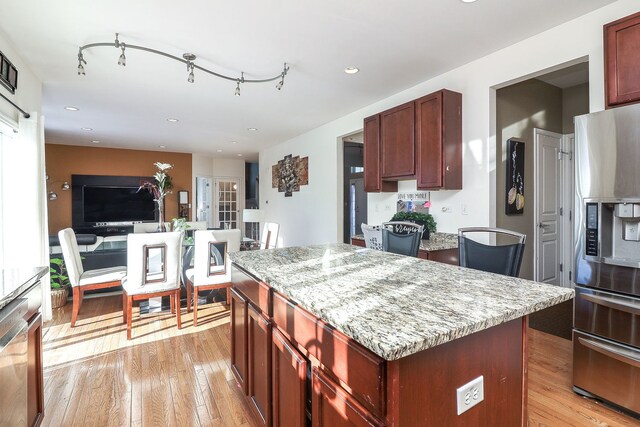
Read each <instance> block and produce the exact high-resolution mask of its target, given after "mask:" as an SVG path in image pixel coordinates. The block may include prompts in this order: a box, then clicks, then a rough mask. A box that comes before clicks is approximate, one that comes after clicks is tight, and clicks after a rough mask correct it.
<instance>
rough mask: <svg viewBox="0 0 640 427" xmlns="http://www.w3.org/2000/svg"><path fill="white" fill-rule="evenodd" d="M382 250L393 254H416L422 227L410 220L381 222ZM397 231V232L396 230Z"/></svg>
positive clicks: (413, 255)
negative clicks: (404, 221) (405, 221)
mask: <svg viewBox="0 0 640 427" xmlns="http://www.w3.org/2000/svg"><path fill="white" fill-rule="evenodd" d="M382 225H383V227H382V250H383V251H385V252H392V253H394V254H400V255H407V256H412V257H417V256H418V251H419V250H420V240H421V239H422V232H423V231H424V230H423V227H422V226H421V225H417V224H414V223H411V222H407V223H403V222H393V223H383V224H382ZM396 231H399V232H396Z"/></svg>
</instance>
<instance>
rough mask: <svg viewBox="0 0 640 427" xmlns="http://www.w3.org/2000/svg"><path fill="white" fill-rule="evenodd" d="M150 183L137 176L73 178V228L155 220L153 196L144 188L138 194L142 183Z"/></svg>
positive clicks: (155, 212)
mask: <svg viewBox="0 0 640 427" xmlns="http://www.w3.org/2000/svg"><path fill="white" fill-rule="evenodd" d="M152 180H153V178H152V177H139V176H102V175H72V176H71V181H72V183H71V189H72V200H73V202H72V209H71V216H72V223H73V228H74V229H76V228H78V229H81V230H84V229H85V228H86V227H89V228H91V227H96V226H108V225H109V224H114V223H120V224H123V223H129V224H133V223H134V222H152V221H157V220H158V210H157V207H156V203H155V202H154V201H153V195H152V194H151V193H150V192H149V191H147V190H145V189H143V190H140V191H138V189H139V188H140V185H141V184H142V183H143V182H145V181H152ZM85 232H86V231H85Z"/></svg>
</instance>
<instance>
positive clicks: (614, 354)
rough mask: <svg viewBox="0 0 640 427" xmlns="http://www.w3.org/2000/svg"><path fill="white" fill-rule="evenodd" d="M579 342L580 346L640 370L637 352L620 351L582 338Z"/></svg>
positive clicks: (639, 359)
mask: <svg viewBox="0 0 640 427" xmlns="http://www.w3.org/2000/svg"><path fill="white" fill-rule="evenodd" d="M578 341H579V342H580V344H582V345H583V346H585V347H587V348H588V349H590V350H593V351H596V352H598V353H600V354H603V355H605V356H607V357H610V358H612V359H616V360H619V361H620V362H623V363H626V364H627V365H631V366H635V367H636V368H640V358H639V357H638V356H640V355H638V354H637V353H636V352H633V351H631V350H626V349H618V348H616V347H614V346H612V345H607V344H600V343H599V342H595V341H592V340H588V339H585V338H581V337H580V338H578Z"/></svg>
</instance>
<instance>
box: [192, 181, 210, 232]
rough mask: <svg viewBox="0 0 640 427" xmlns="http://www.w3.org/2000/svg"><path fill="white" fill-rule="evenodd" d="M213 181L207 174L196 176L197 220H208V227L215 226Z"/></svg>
mask: <svg viewBox="0 0 640 427" xmlns="http://www.w3.org/2000/svg"><path fill="white" fill-rule="evenodd" d="M211 181H212V180H211V178H210V177H207V176H197V177H196V221H206V222H207V228H211V227H213V212H212V206H211V188H212V187H211Z"/></svg>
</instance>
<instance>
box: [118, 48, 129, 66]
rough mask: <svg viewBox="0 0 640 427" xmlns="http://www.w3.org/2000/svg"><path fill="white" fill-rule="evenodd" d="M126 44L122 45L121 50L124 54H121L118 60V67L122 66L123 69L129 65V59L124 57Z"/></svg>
mask: <svg viewBox="0 0 640 427" xmlns="http://www.w3.org/2000/svg"><path fill="white" fill-rule="evenodd" d="M124 48H125V45H124V43H120V49H122V53H121V54H120V58H118V65H122V66H123V67H124V66H126V65H127V57H126V56H124Z"/></svg>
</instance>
